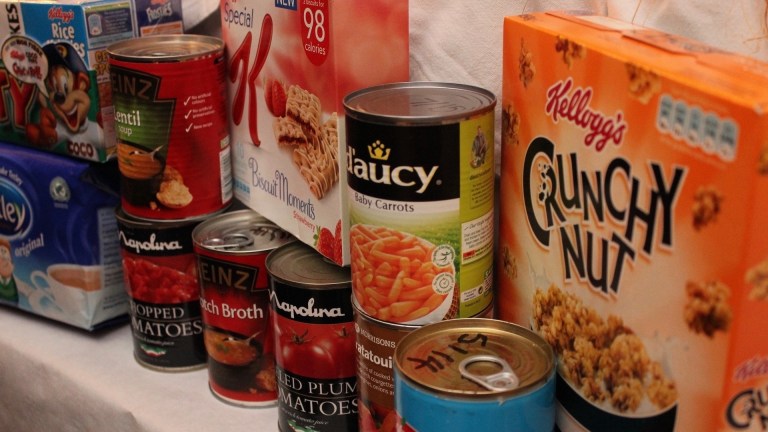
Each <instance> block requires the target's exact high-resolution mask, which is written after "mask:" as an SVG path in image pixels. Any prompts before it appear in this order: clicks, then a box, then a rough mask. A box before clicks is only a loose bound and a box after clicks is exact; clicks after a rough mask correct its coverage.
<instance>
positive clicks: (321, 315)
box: [267, 242, 358, 432]
mask: <svg viewBox="0 0 768 432" xmlns="http://www.w3.org/2000/svg"><path fill="white" fill-rule="evenodd" d="M267 269H268V271H269V275H270V299H271V301H272V316H271V318H272V323H273V330H274V333H275V360H276V362H275V363H276V376H277V386H278V416H277V418H278V427H279V429H280V430H281V431H283V432H292V431H313V432H344V431H350V432H352V431H357V430H358V429H357V416H358V409H357V376H356V364H355V363H356V354H355V329H354V316H353V311H352V302H351V301H350V297H351V296H352V288H351V286H350V277H349V268H348V267H341V266H338V265H336V264H335V263H333V262H331V261H330V260H328V259H326V258H324V257H323V256H322V255H321V254H320V253H319V252H317V251H316V250H315V249H313V248H312V247H310V246H308V245H306V244H304V243H301V242H293V243H290V244H287V245H285V246H281V247H279V248H277V249H275V250H274V251H272V252H270V254H269V256H268V257H267Z"/></svg>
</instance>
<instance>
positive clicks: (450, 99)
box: [344, 81, 496, 126]
mask: <svg viewBox="0 0 768 432" xmlns="http://www.w3.org/2000/svg"><path fill="white" fill-rule="evenodd" d="M495 105H496V96H494V94H493V93H491V92H490V91H488V90H485V89H482V88H480V87H475V86H470V85H464V84H452V83H442V82H423V81H414V82H401V83H391V84H383V85H378V86H373V87H368V88H364V89H361V90H357V91H355V92H352V93H350V94H348V95H347V96H346V97H345V98H344V107H345V109H346V115H347V116H348V117H352V118H356V119H358V120H362V121H367V122H371V123H381V124H393V125H395V124H397V125H404V126H408V125H414V126H415V125H435V124H444V123H454V122H456V121H459V120H462V119H466V118H470V117H472V116H474V115H477V114H480V113H484V112H487V111H490V110H492V109H493V108H494V106H495Z"/></svg>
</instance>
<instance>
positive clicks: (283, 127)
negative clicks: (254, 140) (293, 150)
mask: <svg viewBox="0 0 768 432" xmlns="http://www.w3.org/2000/svg"><path fill="white" fill-rule="evenodd" d="M272 130H273V131H274V132H275V139H276V140H277V145H278V146H280V147H292V146H297V145H306V144H307V136H306V135H305V134H304V130H303V129H302V127H301V125H300V124H299V123H297V122H296V121H295V120H293V119H292V118H290V117H277V118H275V120H274V122H273V123H272Z"/></svg>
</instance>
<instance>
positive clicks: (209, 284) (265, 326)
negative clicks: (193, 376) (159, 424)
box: [192, 209, 295, 407]
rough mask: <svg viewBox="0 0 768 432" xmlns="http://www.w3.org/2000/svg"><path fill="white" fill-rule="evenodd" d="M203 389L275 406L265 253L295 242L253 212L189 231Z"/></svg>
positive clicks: (253, 403) (231, 215)
mask: <svg viewBox="0 0 768 432" xmlns="http://www.w3.org/2000/svg"><path fill="white" fill-rule="evenodd" d="M192 239H193V242H194V251H195V255H196V257H197V274H198V280H199V282H200V309H201V311H202V316H203V339H204V341H205V349H206V352H207V354H208V386H209V387H210V389H211V392H212V393H213V394H214V396H216V397H217V398H218V399H220V400H222V401H224V402H228V403H230V404H233V405H237V406H244V407H249V406H266V405H274V404H275V403H276V402H277V383H276V381H275V354H274V341H273V337H272V325H271V323H270V320H269V311H270V302H269V276H268V274H267V269H266V259H267V255H268V254H269V252H270V251H272V250H274V249H276V248H277V247H279V246H282V245H284V244H286V243H290V242H291V241H293V240H295V238H294V237H293V236H292V235H291V234H289V233H288V232H286V231H284V230H282V229H280V228H279V227H278V226H277V225H275V224H273V223H272V222H270V221H269V220H267V219H266V218H265V217H263V216H261V215H260V214H258V213H257V212H255V211H252V210H247V209H246V210H237V211H232V212H228V213H222V214H220V215H218V216H215V217H212V218H209V219H207V220H206V221H204V222H202V223H200V224H199V225H197V227H195V229H194V231H192Z"/></svg>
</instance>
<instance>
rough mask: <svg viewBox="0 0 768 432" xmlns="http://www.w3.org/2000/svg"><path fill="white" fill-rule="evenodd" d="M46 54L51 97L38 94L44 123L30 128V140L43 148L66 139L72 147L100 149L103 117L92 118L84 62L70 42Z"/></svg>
mask: <svg viewBox="0 0 768 432" xmlns="http://www.w3.org/2000/svg"><path fill="white" fill-rule="evenodd" d="M43 52H44V53H45V56H46V58H47V59H48V75H47V76H46V78H45V88H46V90H47V91H48V97H47V98H46V96H45V95H43V93H42V92H40V93H39V94H38V96H39V98H40V106H41V108H40V120H39V123H37V124H28V125H27V128H26V133H27V140H28V141H29V143H30V144H32V145H34V146H37V147H43V148H51V147H53V146H54V145H55V144H56V143H58V142H61V141H62V140H64V139H66V140H67V142H68V144H72V143H75V144H80V143H87V144H88V145H97V146H98V145H99V142H100V140H101V137H102V129H101V115H100V114H99V116H97V120H98V121H97V122H94V121H92V120H89V119H88V111H89V110H90V108H91V98H90V96H89V95H88V90H89V89H90V86H91V78H90V75H89V74H88V69H87V68H86V66H85V63H84V62H83V59H82V58H81V57H80V55H79V54H78V53H77V51H76V50H75V48H74V47H73V46H72V45H70V44H69V43H66V42H57V43H52V44H48V45H46V46H44V47H43Z"/></svg>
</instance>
